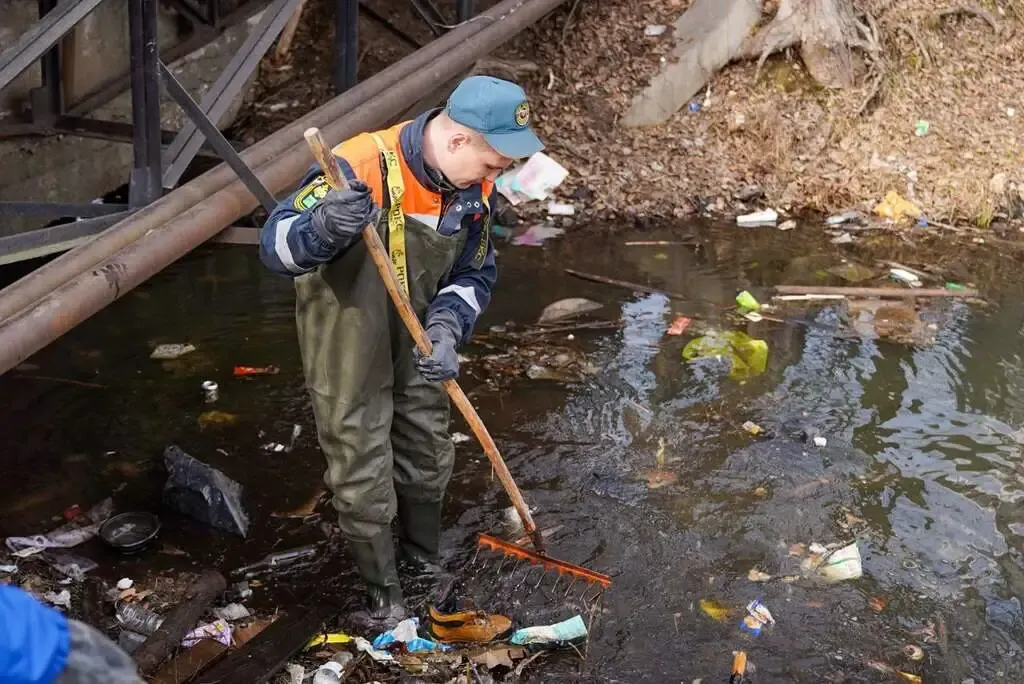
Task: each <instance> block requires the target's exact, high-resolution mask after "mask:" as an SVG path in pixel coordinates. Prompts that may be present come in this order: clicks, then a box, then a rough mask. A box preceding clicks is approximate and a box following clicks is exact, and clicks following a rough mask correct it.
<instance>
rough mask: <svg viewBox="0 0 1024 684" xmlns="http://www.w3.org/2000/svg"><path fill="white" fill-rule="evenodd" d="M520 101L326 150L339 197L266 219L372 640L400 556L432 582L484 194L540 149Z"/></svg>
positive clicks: (481, 238)
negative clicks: (393, 295) (403, 314)
mask: <svg viewBox="0 0 1024 684" xmlns="http://www.w3.org/2000/svg"><path fill="white" fill-rule="evenodd" d="M529 119H530V107H529V104H528V103H527V100H526V94H525V93H524V91H523V89H522V88H520V87H519V86H517V85H515V84H514V83H510V82H508V81H503V80H501V79H497V78H492V77H489V76H472V77H469V78H467V79H465V80H464V81H462V82H461V83H460V84H459V86H458V87H457V88H456V89H455V91H454V92H453V93H452V94H451V96H450V97H449V99H448V102H447V104H446V105H445V107H444V108H443V109H433V110H431V111H428V112H425V113H423V114H421V115H420V116H418V117H417V118H416V119H414V120H412V121H406V122H403V123H401V124H398V125H396V126H394V127H393V128H390V129H387V130H381V131H377V132H375V133H363V134H360V135H358V136H356V137H354V138H352V139H350V140H347V141H345V142H343V143H341V144H340V145H338V146H337V147H336V148H334V154H335V156H337V157H338V159H339V163H340V166H341V169H342V171H343V172H344V174H345V175H346V177H347V179H348V181H349V183H350V185H351V187H350V189H348V190H344V191H341V192H338V191H334V190H331V189H330V188H329V186H328V185H327V182H326V180H325V178H324V175H323V174H322V172H321V170H320V169H319V168H318V167H315V166H314V168H313V169H312V170H311V171H310V172H309V173H308V174H307V175H306V177H305V178H304V179H303V180H302V183H301V185H300V187H299V189H298V190H297V191H296V192H295V193H293V194H292V195H291V196H289V197H288V198H287V199H286V200H285V201H284V202H282V203H281V204H280V205H278V207H277V208H276V209H275V210H274V211H273V212H272V213H271V215H270V216H269V217H268V219H267V222H266V224H265V225H264V227H263V229H262V233H261V240H260V259H261V260H262V261H263V263H264V264H265V265H266V266H267V267H268V268H270V269H271V270H272V271H274V272H275V273H279V274H281V275H285V276H288V277H291V278H293V279H294V283H295V289H296V300H297V304H296V320H297V324H298V337H299V346H300V350H301V353H302V363H303V372H304V374H305V379H306V386H307V388H308V390H309V393H310V396H311V397H312V403H313V412H314V417H315V418H316V424H317V432H318V437H319V441H320V446H321V449H322V450H323V452H324V456H325V458H326V460H327V471H326V473H325V475H324V480H325V482H326V483H327V485H328V486H329V487H330V489H331V491H332V493H333V495H334V496H333V500H332V503H333V505H334V507H335V508H336V509H337V511H338V520H339V524H340V526H341V531H342V534H343V535H344V536H345V537H346V539H347V540H348V541H349V549H350V551H351V553H352V555H353V556H354V558H355V561H356V567H357V568H358V570H359V574H360V575H361V577H362V578H363V580H364V581H365V582H366V585H367V591H368V595H369V610H368V611H367V612H366V613H362V614H360V615H359V616H357V617H359V618H362V619H363V620H364V621H365V620H366V619H367V618H368V619H369V620H371V621H373V622H374V624H375V626H385V627H386V626H393V625H394V624H395V623H397V621H398V620H400V619H402V618H403V617H405V616H406V614H407V612H406V609H405V606H404V601H403V596H402V589H401V585H400V583H399V579H398V574H397V569H396V552H395V548H394V545H393V543H392V537H391V530H390V524H391V520H392V519H393V518H395V517H396V516H397V518H398V537H399V542H400V552H401V557H402V558H404V559H405V560H407V561H408V562H410V563H411V564H412V566H413V567H414V568H415V569H417V570H418V571H421V572H422V571H424V570H425V571H428V572H433V571H437V570H438V568H437V566H436V563H437V560H438V551H439V546H440V536H441V507H442V499H443V497H444V492H445V488H446V487H447V485H448V481H449V479H450V477H451V473H452V465H453V461H454V449H453V448H452V443H451V438H450V436H449V434H448V422H449V414H450V406H449V402H448V397H447V395H446V393H445V391H444V389H443V388H442V386H441V385H440V381H442V380H445V379H448V378H454V377H456V376H457V375H458V366H459V362H458V354H457V350H458V348H459V346H460V345H461V344H463V343H465V342H466V341H467V340H468V339H469V337H470V334H471V333H472V331H473V326H474V324H475V323H476V320H477V317H478V316H479V315H480V313H481V312H482V311H483V310H484V309H485V308H486V307H487V304H488V302H489V301H490V298H491V289H492V288H493V286H494V283H495V280H496V278H497V270H496V267H495V263H494V249H493V246H492V245H491V242H490V240H489V215H490V212H491V210H492V208H493V207H494V203H495V199H496V193H495V191H494V180H495V178H496V177H497V176H498V174H500V173H501V172H502V171H504V170H505V169H506V168H507V167H508V166H509V165H510V164H511V163H512V162H513V161H514V160H517V159H522V158H525V157H529V156H531V155H533V154H534V153H536V152H539V151H540V150H541V149H543V144H542V143H541V142H540V140H539V139H538V138H537V136H536V135H535V134H534V133H533V131H531V129H530V127H529ZM368 223H375V224H376V226H377V229H378V232H379V233H380V235H381V238H382V240H383V241H384V244H385V246H386V247H387V249H388V251H389V254H390V257H391V261H392V263H393V264H394V265H395V269H396V272H397V273H398V275H399V280H400V283H401V284H402V286H403V289H405V291H406V292H407V293H408V295H409V297H410V300H411V302H412V305H413V308H414V309H415V311H416V313H417V315H418V316H419V317H420V320H421V321H422V322H423V324H424V327H425V328H426V330H427V335H428V337H429V338H430V341H431V344H432V346H433V352H432V354H431V355H430V356H429V357H421V356H420V355H419V353H418V352H417V351H416V350H415V345H414V344H413V342H412V339H411V338H410V336H409V334H408V333H407V332H406V330H405V328H404V326H403V324H402V321H401V319H400V318H399V316H398V314H397V312H396V311H395V309H394V306H393V305H392V303H391V302H390V299H389V297H388V294H387V291H386V290H385V289H384V285H383V281H382V280H381V277H380V274H379V273H378V271H377V268H376V266H375V265H374V263H373V260H372V259H371V258H370V255H369V254H368V252H367V250H366V247H365V245H364V244H363V241H362V239H361V236H360V233H361V231H362V230H363V227H364V226H366V225H367V224H368Z"/></svg>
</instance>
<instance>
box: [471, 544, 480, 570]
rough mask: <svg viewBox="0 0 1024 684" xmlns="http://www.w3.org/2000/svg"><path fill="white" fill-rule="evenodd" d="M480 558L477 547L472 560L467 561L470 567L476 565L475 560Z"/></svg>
mask: <svg viewBox="0 0 1024 684" xmlns="http://www.w3.org/2000/svg"><path fill="white" fill-rule="evenodd" d="M479 556H480V546H479V545H477V547H476V553H474V554H473V560H471V561H469V564H470V565H471V566H473V565H476V559H477V558H478V557H479Z"/></svg>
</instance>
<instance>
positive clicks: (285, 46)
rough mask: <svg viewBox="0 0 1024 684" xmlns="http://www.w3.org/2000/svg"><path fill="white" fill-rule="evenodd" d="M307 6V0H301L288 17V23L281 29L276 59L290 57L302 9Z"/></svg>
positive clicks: (282, 59) (275, 53)
mask: <svg viewBox="0 0 1024 684" xmlns="http://www.w3.org/2000/svg"><path fill="white" fill-rule="evenodd" d="M305 7H306V0H299V4H297V5H296V6H295V10H294V11H293V12H292V16H290V17H289V18H288V23H287V24H285V25H284V29H282V30H281V35H280V37H278V39H277V49H276V50H275V51H274V58H275V59H276V60H278V61H284V60H285V59H286V58H287V57H288V53H289V52H290V51H291V49H292V41H293V40H295V32H296V31H297V30H298V28H299V22H300V21H301V20H302V10H303V9H305Z"/></svg>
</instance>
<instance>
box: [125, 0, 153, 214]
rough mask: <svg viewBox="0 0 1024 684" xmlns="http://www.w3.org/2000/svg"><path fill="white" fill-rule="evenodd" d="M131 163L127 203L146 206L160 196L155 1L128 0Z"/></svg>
mask: <svg viewBox="0 0 1024 684" xmlns="http://www.w3.org/2000/svg"><path fill="white" fill-rule="evenodd" d="M128 17H129V24H130V26H129V30H130V36H129V42H130V49H131V65H132V132H133V138H134V139H133V141H132V145H133V148H134V163H133V167H132V172H131V180H130V182H129V193H128V194H129V199H128V202H129V204H131V205H132V206H133V207H141V206H144V205H146V204H149V203H150V202H152V201H153V200H155V199H156V198H158V197H159V196H160V194H161V193H160V71H159V67H158V65H159V59H158V56H157V0H129V3H128Z"/></svg>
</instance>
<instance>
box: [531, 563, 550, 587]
mask: <svg viewBox="0 0 1024 684" xmlns="http://www.w3.org/2000/svg"><path fill="white" fill-rule="evenodd" d="M547 575H548V571H547V570H545V569H544V568H541V573H540V579H539V580H537V583H536V584H535V585H533V590H534V591H537V589H538V588H539V587H540V585H541V584H542V583H543V582H544V578H545V577H547Z"/></svg>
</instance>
